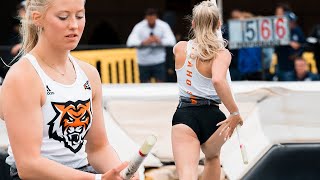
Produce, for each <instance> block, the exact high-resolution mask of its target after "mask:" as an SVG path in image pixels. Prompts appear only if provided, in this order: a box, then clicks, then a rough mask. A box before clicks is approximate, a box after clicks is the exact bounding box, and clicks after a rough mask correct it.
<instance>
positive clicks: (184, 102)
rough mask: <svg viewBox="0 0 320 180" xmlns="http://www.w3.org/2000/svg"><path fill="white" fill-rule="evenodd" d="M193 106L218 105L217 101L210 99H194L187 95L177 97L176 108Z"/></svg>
mask: <svg viewBox="0 0 320 180" xmlns="http://www.w3.org/2000/svg"><path fill="white" fill-rule="evenodd" d="M194 106H217V107H219V103H217V102H216V101H214V100H211V99H204V98H203V99H199V98H197V99H194V98H187V97H179V105H178V108H184V107H194Z"/></svg>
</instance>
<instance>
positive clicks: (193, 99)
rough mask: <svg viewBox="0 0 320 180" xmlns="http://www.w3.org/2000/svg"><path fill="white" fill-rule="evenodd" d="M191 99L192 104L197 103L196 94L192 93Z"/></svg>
mask: <svg viewBox="0 0 320 180" xmlns="http://www.w3.org/2000/svg"><path fill="white" fill-rule="evenodd" d="M190 100H191V104H197V100H196V99H195V96H192V95H191V97H190Z"/></svg>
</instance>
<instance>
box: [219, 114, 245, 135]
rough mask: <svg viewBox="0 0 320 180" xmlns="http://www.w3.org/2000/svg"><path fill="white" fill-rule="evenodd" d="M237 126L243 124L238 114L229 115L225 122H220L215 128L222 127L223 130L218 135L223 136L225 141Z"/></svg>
mask: <svg viewBox="0 0 320 180" xmlns="http://www.w3.org/2000/svg"><path fill="white" fill-rule="evenodd" d="M238 124H240V125H242V124H243V120H242V117H241V116H240V114H237V115H230V116H229V117H228V118H227V119H226V120H224V121H221V122H219V123H218V124H217V126H220V125H224V128H223V129H222V130H221V132H220V135H222V134H224V135H225V137H224V140H225V141H226V140H227V139H229V138H230V137H231V136H232V134H233V131H234V129H235V128H236V127H237V126H238Z"/></svg>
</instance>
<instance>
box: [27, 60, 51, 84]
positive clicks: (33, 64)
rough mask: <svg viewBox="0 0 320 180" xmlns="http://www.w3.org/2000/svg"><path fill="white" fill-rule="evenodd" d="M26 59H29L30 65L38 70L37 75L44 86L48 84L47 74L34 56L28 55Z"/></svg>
mask: <svg viewBox="0 0 320 180" xmlns="http://www.w3.org/2000/svg"><path fill="white" fill-rule="evenodd" d="M24 57H25V58H27V59H28V60H29V61H30V63H31V64H32V66H33V67H34V69H35V70H36V72H37V74H38V75H39V77H40V79H41V81H42V82H43V84H46V82H47V81H46V79H45V77H46V74H45V72H44V71H43V70H42V68H41V67H40V65H39V63H38V61H37V59H36V58H35V57H34V56H33V55H32V54H26V55H25V56H24Z"/></svg>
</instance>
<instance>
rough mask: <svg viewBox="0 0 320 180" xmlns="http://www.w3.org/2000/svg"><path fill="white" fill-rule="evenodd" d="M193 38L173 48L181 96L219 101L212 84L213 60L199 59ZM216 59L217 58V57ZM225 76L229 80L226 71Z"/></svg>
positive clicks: (220, 53)
mask: <svg viewBox="0 0 320 180" xmlns="http://www.w3.org/2000/svg"><path fill="white" fill-rule="evenodd" d="M194 46H195V43H194V41H193V40H190V41H188V42H185V41H181V42H179V43H178V44H177V45H176V46H175V48H174V53H175V57H176V59H175V60H176V72H177V80H178V86H179V91H180V96H181V97H187V98H191V97H192V98H194V99H199V98H204V99H210V100H213V101H215V102H217V103H220V98H219V97H218V95H217V93H216V90H215V88H214V86H213V84H212V73H213V70H212V69H213V68H212V66H213V61H215V60H206V61H203V60H200V59H199V58H197V57H196V55H195V54H197V52H196V50H195V48H194ZM224 54H226V53H225V50H221V52H218V53H217V57H219V58H221V57H223V56H225V55H224ZM217 60H218V59H217ZM225 78H226V79H227V80H228V81H229V82H230V81H231V79H230V75H229V72H227V74H226V76H225Z"/></svg>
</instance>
